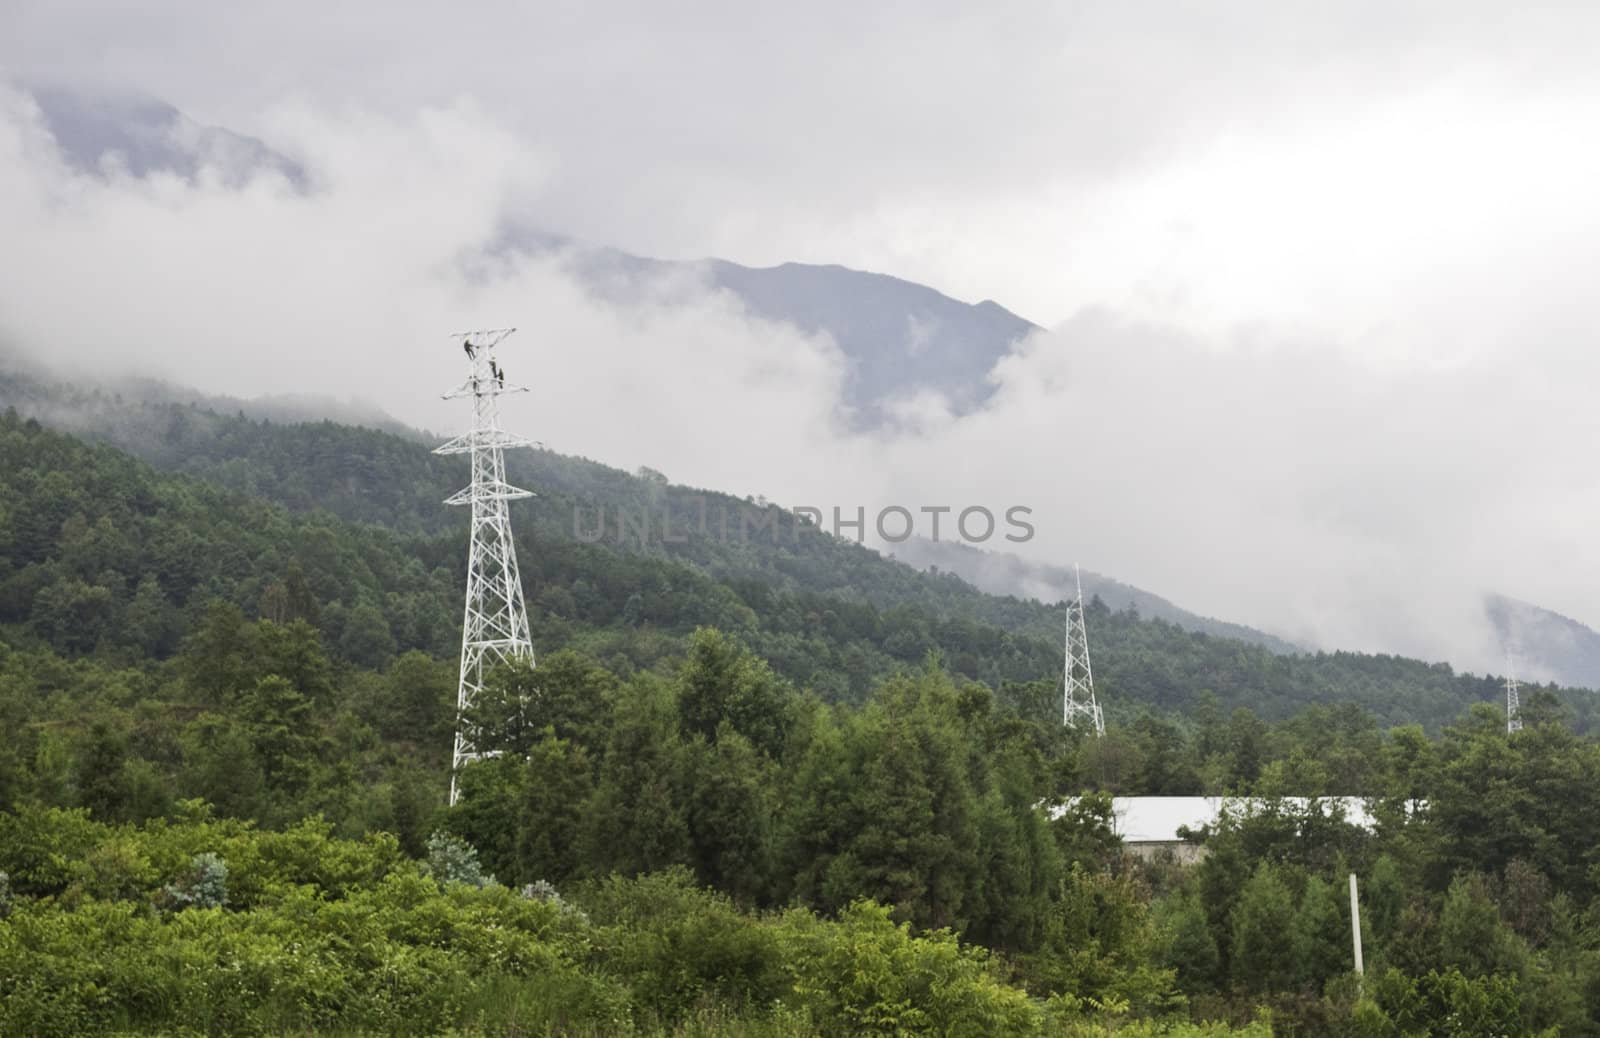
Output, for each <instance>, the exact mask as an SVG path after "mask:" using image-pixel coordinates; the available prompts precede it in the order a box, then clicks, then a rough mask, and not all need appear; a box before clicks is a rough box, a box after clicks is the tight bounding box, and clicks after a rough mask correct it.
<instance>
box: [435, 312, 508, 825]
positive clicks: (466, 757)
mask: <svg viewBox="0 0 1600 1038" xmlns="http://www.w3.org/2000/svg"><path fill="white" fill-rule="evenodd" d="M514 331H516V329H515V328H500V329H495V330H492V331H481V332H463V333H459V334H457V335H453V336H451V338H453V339H460V340H461V348H462V350H463V351H464V352H465V353H466V355H467V364H468V367H469V369H470V373H469V376H468V378H467V380H466V381H465V382H463V383H462V384H461V385H459V386H457V387H456V388H455V389H453V390H451V391H450V392H448V393H446V394H445V395H444V398H445V399H446V400H457V399H460V398H461V397H471V398H472V431H471V432H469V433H467V434H466V435H465V436H457V437H456V438H455V439H453V440H451V441H450V442H448V443H446V444H444V445H442V446H440V447H438V448H436V449H435V450H434V452H433V453H435V454H470V455H471V456H472V483H471V485H469V486H468V487H467V488H466V489H464V490H461V491H458V492H456V493H454V494H452V495H450V497H448V498H446V499H445V504H447V505H470V506H472V535H471V542H470V543H471V547H470V548H469V549H468V553H467V608H466V617H465V619H464V620H463V621H462V624H461V684H460V686H459V688H458V689H457V692H456V742H455V753H454V754H453V755H452V757H451V760H450V803H452V804H454V803H455V802H456V796H457V780H458V779H459V778H460V775H461V769H462V768H463V767H465V766H466V765H467V764H470V763H471V762H472V761H475V760H478V759H479V758H481V757H483V756H485V754H484V753H482V752H480V751H479V750H478V748H477V745H476V742H475V739H474V737H473V734H472V733H471V732H469V731H468V730H467V726H466V724H465V715H466V713H467V711H468V710H469V709H471V707H472V705H473V703H474V702H476V700H477V698H478V693H479V692H480V691H482V690H483V679H484V675H485V674H486V673H487V672H488V671H489V670H490V669H492V668H493V667H494V666H495V665H496V664H498V663H502V662H505V661H507V660H513V659H525V660H528V661H529V662H530V663H531V662H532V661H533V642H532V639H531V638H530V637H529V634H528V610H527V606H526V605H525V604H524V603H523V600H522V578H521V577H520V576H519V575H518V573H517V550H516V545H515V544H513V543H512V540H511V517H510V514H509V510H508V508H507V502H509V501H515V500H517V499H518V498H523V497H532V496H533V494H532V493H530V492H529V491H526V490H519V489H518V488H516V487H514V486H511V485H510V484H509V483H507V482H506V460H505V453H504V452H505V449H506V448H508V447H529V446H532V443H531V441H529V440H524V439H521V438H520V437H516V436H512V435H511V434H509V433H507V432H505V431H504V430H502V429H501V428H500V404H499V399H500V395H501V394H502V393H526V392H527V389H526V388H524V387H522V386H508V385H506V379H505V370H504V369H503V368H501V367H500V365H499V364H498V363H497V362H496V360H495V352H494V351H495V347H496V346H498V345H499V344H500V343H501V342H502V341H503V340H504V339H505V338H506V337H507V336H508V335H510V334H511V333H512V332H514Z"/></svg>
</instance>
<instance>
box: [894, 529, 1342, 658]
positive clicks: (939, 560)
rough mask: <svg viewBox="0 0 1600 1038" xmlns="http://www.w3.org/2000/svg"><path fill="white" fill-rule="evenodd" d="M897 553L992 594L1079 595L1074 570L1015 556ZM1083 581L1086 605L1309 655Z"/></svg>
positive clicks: (898, 548) (1109, 580)
mask: <svg viewBox="0 0 1600 1038" xmlns="http://www.w3.org/2000/svg"><path fill="white" fill-rule="evenodd" d="M893 554H894V557H895V558H897V559H899V560H900V561H901V562H904V563H906V564H908V565H911V566H916V567H917V568H918V569H925V570H938V571H940V572H944V573H954V574H956V575H957V576H959V577H960V578H961V579H963V580H965V581H967V582H969V583H971V584H972V585H973V586H974V587H976V588H978V589H980V590H982V591H986V592H988V593H989V594H991V595H1017V596H1019V597H1022V598H1037V599H1039V600H1040V601H1043V602H1057V601H1062V600H1064V599H1068V598H1072V597H1074V596H1076V595H1077V592H1078V574H1077V573H1075V572H1074V570H1073V568H1072V567H1071V566H1055V565H1050V564H1047V563H1034V562H1030V561H1028V560H1027V559H1023V558H1019V557H1018V556H1016V555H1013V554H1011V553H1010V552H999V551H985V550H983V549H982V548H976V547H974V546H972V545H970V544H961V543H959V542H956V541H932V540H928V539H927V538H921V537H913V538H911V539H910V540H907V541H905V542H903V543H900V544H896V545H894V546H893ZM1082 580H1083V596H1084V600H1085V601H1087V600H1089V599H1091V598H1099V599H1100V600H1101V601H1102V602H1104V603H1105V604H1106V605H1107V606H1109V607H1110V608H1111V609H1113V610H1117V611H1120V610H1124V609H1132V610H1134V611H1135V612H1137V613H1138V614H1139V615H1140V616H1147V617H1152V618H1158V619H1161V620H1165V621H1167V622H1168V623H1171V624H1175V625H1176V626H1178V627H1181V628H1183V629H1184V630H1186V631H1199V632H1202V633H1204V634H1209V635H1212V636H1214V637H1217V638H1232V639H1235V640H1238V641H1242V642H1249V643H1250V644H1252V645H1260V646H1262V647H1263V648H1266V649H1270V650H1272V651H1273V652H1303V651H1305V649H1306V647H1305V646H1301V645H1295V644H1294V643H1292V642H1289V641H1286V640H1285V639H1283V638H1279V637H1277V636H1276V635H1271V634H1267V633H1266V632H1265V631H1258V630H1256V629H1255V628H1253V627H1246V626H1245V625H1243V624H1236V623H1229V622H1227V621H1226V620H1216V619H1213V618H1211V617H1208V616H1200V615H1198V614H1196V613H1191V612H1189V611H1188V610H1187V609H1183V608H1181V607H1179V606H1176V605H1174V604H1173V603H1172V602H1170V601H1168V600H1167V599H1165V598H1162V597H1161V596H1160V595H1157V594H1154V593H1152V592H1149V591H1146V590H1144V589H1143V588H1137V587H1134V586H1133V585H1131V584H1124V583H1123V582H1122V581H1120V580H1117V579H1115V578H1113V577H1108V576H1105V575H1104V574H1101V573H1095V572H1093V571H1091V570H1083V571H1082ZM1324 648H1326V646H1324Z"/></svg>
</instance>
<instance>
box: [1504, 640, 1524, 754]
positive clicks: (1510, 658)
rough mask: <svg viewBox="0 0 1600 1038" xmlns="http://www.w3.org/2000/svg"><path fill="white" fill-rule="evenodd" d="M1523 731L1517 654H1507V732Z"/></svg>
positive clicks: (1508, 733)
mask: <svg viewBox="0 0 1600 1038" xmlns="http://www.w3.org/2000/svg"><path fill="white" fill-rule="evenodd" d="M1520 731H1522V692H1521V689H1520V687H1519V686H1518V684H1517V670H1516V656H1515V655H1513V654H1511V653H1507V654H1506V734H1507V735H1510V734H1511V733H1512V732H1520Z"/></svg>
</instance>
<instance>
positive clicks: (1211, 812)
mask: <svg viewBox="0 0 1600 1038" xmlns="http://www.w3.org/2000/svg"><path fill="white" fill-rule="evenodd" d="M1312 802H1315V803H1316V804H1317V805H1318V806H1320V807H1321V808H1322V809H1323V811H1324V813H1327V812H1328V811H1330V810H1332V809H1333V808H1334V807H1335V806H1337V807H1341V808H1343V810H1344V817H1345V820H1346V821H1347V822H1349V823H1350V824H1351V825H1357V826H1360V827H1361V828H1363V829H1371V828H1372V816H1371V815H1370V814H1369V813H1368V811H1367V805H1366V802H1365V801H1364V800H1363V799H1362V798H1361V797H1281V798H1277V799H1269V798H1266V797H1113V798H1112V800H1111V810H1112V812H1113V814H1114V815H1115V821H1114V823H1113V828H1114V829H1115V831H1116V834H1117V835H1118V836H1120V837H1122V841H1123V842H1124V843H1174V842H1176V841H1178V840H1179V839H1181V837H1180V836H1179V835H1178V830H1179V829H1180V828H1188V829H1198V828H1200V827H1201V826H1202V825H1210V824H1212V823H1213V822H1215V821H1216V820H1217V818H1218V817H1219V816H1220V815H1221V814H1222V812H1223V810H1224V809H1226V810H1228V811H1229V812H1230V813H1237V814H1254V813H1255V812H1257V811H1259V810H1261V809H1262V808H1263V807H1265V806H1267V805H1269V804H1282V805H1285V806H1290V807H1292V808H1293V809H1295V810H1297V811H1299V810H1304V808H1305V807H1306V805H1307V804H1308V803H1312ZM1063 810H1064V809H1062V808H1058V809H1056V810H1055V811H1054V812H1052V814H1053V815H1055V816H1059V815H1060V814H1061V813H1062V811H1063Z"/></svg>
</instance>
